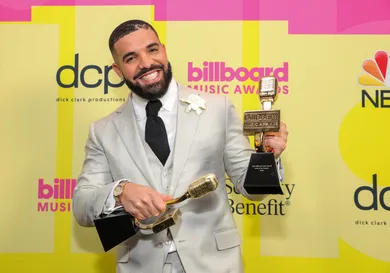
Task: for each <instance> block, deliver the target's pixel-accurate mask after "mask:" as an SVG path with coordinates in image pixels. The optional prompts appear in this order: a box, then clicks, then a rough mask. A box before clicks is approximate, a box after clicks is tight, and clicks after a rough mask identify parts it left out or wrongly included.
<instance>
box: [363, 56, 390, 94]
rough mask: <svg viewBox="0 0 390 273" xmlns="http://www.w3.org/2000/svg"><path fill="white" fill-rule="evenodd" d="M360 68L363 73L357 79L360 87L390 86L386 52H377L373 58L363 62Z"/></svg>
mask: <svg viewBox="0 0 390 273" xmlns="http://www.w3.org/2000/svg"><path fill="white" fill-rule="evenodd" d="M362 67H363V70H364V71H363V72H362V73H361V74H360V75H359V77H358V82H359V84H360V85H363V86H367V87H368V86H372V87H376V86H390V62H389V54H387V52H386V51H383V50H380V51H377V52H376V53H375V55H374V56H373V58H369V59H365V60H364V61H363V63H362Z"/></svg>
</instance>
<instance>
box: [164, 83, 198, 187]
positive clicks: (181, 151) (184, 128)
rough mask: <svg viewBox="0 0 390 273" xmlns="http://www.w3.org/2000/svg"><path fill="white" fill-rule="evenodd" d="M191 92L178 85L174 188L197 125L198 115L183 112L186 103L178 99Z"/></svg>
mask: <svg viewBox="0 0 390 273" xmlns="http://www.w3.org/2000/svg"><path fill="white" fill-rule="evenodd" d="M190 94H193V92H191V91H189V90H188V89H187V88H185V87H183V86H180V85H179V101H178V107H177V110H178V113H177V127H176V128H177V129H176V137H175V148H174V151H173V152H174V154H173V160H174V163H173V174H172V182H171V187H172V188H173V189H174V188H176V186H177V183H178V182H179V179H180V176H181V173H182V171H183V168H184V166H185V164H186V161H187V157H188V155H189V152H190V150H191V147H192V142H193V139H194V136H195V133H196V129H197V127H198V121H199V115H198V114H196V113H195V112H194V111H190V112H189V113H186V112H185V109H186V107H187V104H185V103H183V102H181V101H180V99H181V98H185V99H187V98H188V96H189V95H190Z"/></svg>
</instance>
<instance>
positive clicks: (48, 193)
mask: <svg viewBox="0 0 390 273" xmlns="http://www.w3.org/2000/svg"><path fill="white" fill-rule="evenodd" d="M76 182H77V181H76V179H71V178H66V179H64V178H55V179H54V180H53V183H52V184H48V183H45V181H44V179H43V178H39V179H38V200H39V201H38V211H41V212H48V211H51V212H57V211H59V212H64V211H71V202H70V201H71V200H72V198H73V192H74V188H75V187H76Z"/></svg>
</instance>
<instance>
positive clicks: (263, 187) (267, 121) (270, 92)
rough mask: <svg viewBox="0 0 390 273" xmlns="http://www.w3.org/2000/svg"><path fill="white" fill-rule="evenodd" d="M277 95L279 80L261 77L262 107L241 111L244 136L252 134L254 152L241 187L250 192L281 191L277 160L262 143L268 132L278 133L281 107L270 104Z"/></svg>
mask: <svg viewBox="0 0 390 273" xmlns="http://www.w3.org/2000/svg"><path fill="white" fill-rule="evenodd" d="M277 96H278V80H277V79H276V78H275V77H271V76H270V77H263V78H261V79H260V82H259V99H260V103H261V105H262V110H252V111H245V112H244V128H243V131H244V135H245V136H253V137H254V146H255V150H256V153H253V154H252V155H251V158H250V161H249V166H248V171H247V174H246V177H245V181H244V188H245V190H246V191H247V192H248V193H249V194H283V191H282V188H281V185H280V181H279V176H278V170H277V166H276V161H275V157H274V154H273V152H272V148H271V147H267V146H265V145H264V136H265V134H266V133H268V132H279V130H280V110H273V109H272V106H273V104H274V103H275V101H276V100H277Z"/></svg>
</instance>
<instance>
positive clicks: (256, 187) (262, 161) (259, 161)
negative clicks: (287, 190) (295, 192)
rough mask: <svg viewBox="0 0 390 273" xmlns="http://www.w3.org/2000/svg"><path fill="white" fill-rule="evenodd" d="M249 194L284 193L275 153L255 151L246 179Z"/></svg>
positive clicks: (245, 185) (245, 184) (245, 183)
mask: <svg viewBox="0 0 390 273" xmlns="http://www.w3.org/2000/svg"><path fill="white" fill-rule="evenodd" d="M244 188H245V190H246V191H247V192H248V193H249V194H283V191H282V187H281V185H280V181H279V176H278V169H277V166H276V162H275V157H274V154H273V153H253V154H252V155H251V158H250V161H249V166H248V171H247V174H246V177H245V181H244Z"/></svg>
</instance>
